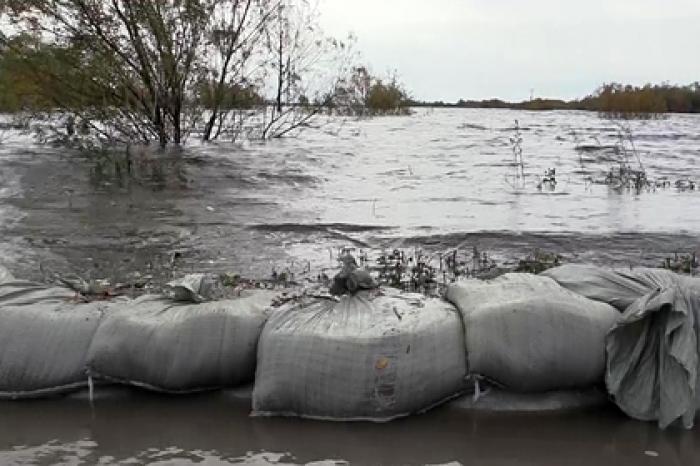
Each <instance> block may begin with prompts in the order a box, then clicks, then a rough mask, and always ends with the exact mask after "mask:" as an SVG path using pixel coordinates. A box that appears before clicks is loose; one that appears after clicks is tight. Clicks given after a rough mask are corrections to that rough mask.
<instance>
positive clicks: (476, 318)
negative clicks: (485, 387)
mask: <svg viewBox="0 0 700 466" xmlns="http://www.w3.org/2000/svg"><path fill="white" fill-rule="evenodd" d="M446 298H447V300H448V301H450V302H452V303H453V304H455V305H456V306H457V308H458V309H459V310H460V312H461V313H462V317H463V319H464V331H465V343H466V348H467V358H468V367H469V371H470V373H471V374H474V375H481V376H485V377H487V378H488V379H490V380H493V381H495V382H497V383H499V384H501V385H503V386H504V387H506V388H507V389H509V390H514V391H522V392H539V391H546V390H556V389H564V388H577V387H587V386H590V385H594V384H596V383H601V384H602V382H603V380H604V374H605V335H606V333H607V331H608V330H609V329H610V328H611V327H612V326H613V324H614V323H615V321H616V320H617V319H618V318H619V313H618V312H617V311H616V310H615V309H614V308H613V307H611V306H609V305H607V304H603V303H599V302H596V301H592V300H590V299H586V298H584V297H583V296H580V295H577V294H575V293H573V292H571V291H568V290H566V289H564V288H562V287H561V286H559V285H557V283H556V282H555V281H554V280H552V279H550V278H546V277H541V276H535V275H529V274H506V275H503V276H501V277H499V278H496V279H494V280H491V281H487V282H482V281H479V280H466V281H462V282H458V283H456V284H453V285H450V286H449V287H448V288H447V292H446Z"/></svg>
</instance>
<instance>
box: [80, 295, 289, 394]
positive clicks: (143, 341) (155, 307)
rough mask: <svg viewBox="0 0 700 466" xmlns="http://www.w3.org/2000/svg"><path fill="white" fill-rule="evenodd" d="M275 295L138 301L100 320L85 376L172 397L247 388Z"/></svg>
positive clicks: (153, 297)
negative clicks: (192, 301) (191, 301)
mask: <svg viewBox="0 0 700 466" xmlns="http://www.w3.org/2000/svg"><path fill="white" fill-rule="evenodd" d="M275 296H276V293H274V292H271V291H265V290H255V291H250V292H247V294H244V295H243V296H242V297H240V298H236V299H230V300H223V301H212V302H208V303H202V304H185V303H179V302H174V301H172V300H168V299H164V298H162V297H159V296H144V297H141V298H138V299H136V300H134V301H132V302H130V303H127V304H125V305H123V306H122V308H121V309H120V310H117V311H115V312H110V314H109V315H108V316H106V317H105V318H104V320H103V322H102V323H101V325H100V327H99V329H98V330H97V333H96V334H95V338H94V340H93V343H92V345H91V346H90V350H89V354H88V368H89V373H90V374H91V375H94V376H95V377H98V378H105V379H108V380H111V381H116V382H122V383H127V384H132V385H137V386H142V387H145V388H149V389H152V390H157V391H163V392H172V393H186V392H194V391H201V390H207V389H214V388H221V387H232V386H236V385H238V384H240V383H244V382H248V381H250V380H252V379H253V376H254V374H255V360H256V348H257V342H258V337H259V335H260V332H261V330H262V327H263V324H264V323H265V321H266V320H267V315H268V312H267V310H268V308H269V307H270V305H271V304H272V301H273V299H274V297H275Z"/></svg>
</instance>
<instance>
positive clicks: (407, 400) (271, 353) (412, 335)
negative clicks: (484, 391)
mask: <svg viewBox="0 0 700 466" xmlns="http://www.w3.org/2000/svg"><path fill="white" fill-rule="evenodd" d="M465 374H466V358H465V354H464V337H463V332H462V324H461V321H460V317H459V314H458V312H457V310H456V309H455V308H454V307H453V306H451V305H450V304H448V303H446V302H444V301H442V300H439V299H435V298H427V297H425V296H423V295H420V294H414V293H402V292H400V291H398V290H395V289H381V290H374V291H359V292H357V293H356V294H354V295H346V296H343V297H342V298H340V300H339V301H336V300H334V299H323V298H308V297H307V298H303V299H302V300H300V301H298V302H296V303H289V304H287V305H285V306H283V307H282V308H280V309H279V310H277V311H276V312H275V313H274V314H273V315H272V316H271V318H270V320H269V321H268V322H267V323H266V324H265V328H264V330H263V333H262V335H261V337H260V344H259V348H258V369H257V371H256V378H255V389H254V391H253V413H254V414H255V415H263V416H271V415H281V416H301V417H309V418H317V419H326V420H372V421H387V420H390V419H393V418H396V417H400V416H405V415H409V414H412V413H416V412H420V411H424V410H426V409H429V408H430V407H432V406H434V405H436V404H438V403H440V402H442V401H444V400H446V399H449V398H451V397H453V396H455V395H456V394H458V393H460V392H461V391H462V390H463V389H464V386H465V385H464V378H465Z"/></svg>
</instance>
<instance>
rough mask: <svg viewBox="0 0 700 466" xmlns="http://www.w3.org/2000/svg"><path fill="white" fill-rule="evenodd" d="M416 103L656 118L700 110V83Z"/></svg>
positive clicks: (614, 86)
mask: <svg viewBox="0 0 700 466" xmlns="http://www.w3.org/2000/svg"><path fill="white" fill-rule="evenodd" d="M411 105H413V106H428V107H460V108H507V109H519V110H588V111H594V112H599V113H600V114H601V115H602V116H606V117H611V118H656V117H658V116H660V115H663V114H664V113H700V83H698V82H695V83H693V84H690V85H687V86H673V85H669V84H661V85H651V84H647V85H645V86H632V85H623V84H618V83H610V84H604V85H602V86H601V87H599V88H598V89H597V90H596V91H595V92H594V93H593V94H591V95H589V96H587V97H585V98H583V99H578V100H570V101H565V100H558V99H541V98H536V99H532V100H525V101H521V102H507V101H504V100H500V99H488V100H461V99H460V100H459V101H457V102H455V103H445V102H441V101H437V102H419V101H413V102H411Z"/></svg>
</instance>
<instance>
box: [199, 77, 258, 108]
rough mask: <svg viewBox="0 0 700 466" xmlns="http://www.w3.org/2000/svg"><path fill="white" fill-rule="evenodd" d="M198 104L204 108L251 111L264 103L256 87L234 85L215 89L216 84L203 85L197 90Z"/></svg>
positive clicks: (242, 84)
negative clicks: (216, 107)
mask: <svg viewBox="0 0 700 466" xmlns="http://www.w3.org/2000/svg"><path fill="white" fill-rule="evenodd" d="M198 100H199V103H200V104H201V105H202V106H204V108H207V109H212V108H214V107H215V106H218V108H219V109H220V110H233V109H245V110H247V109H251V108H254V107H256V106H258V105H262V104H263V103H264V102H265V99H264V98H263V96H261V95H260V94H259V93H258V89H257V87H256V86H253V85H251V84H245V83H241V84H239V83H234V84H227V85H224V86H221V89H219V88H217V84H216V83H209V84H203V85H201V87H200V90H199V99H198Z"/></svg>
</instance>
